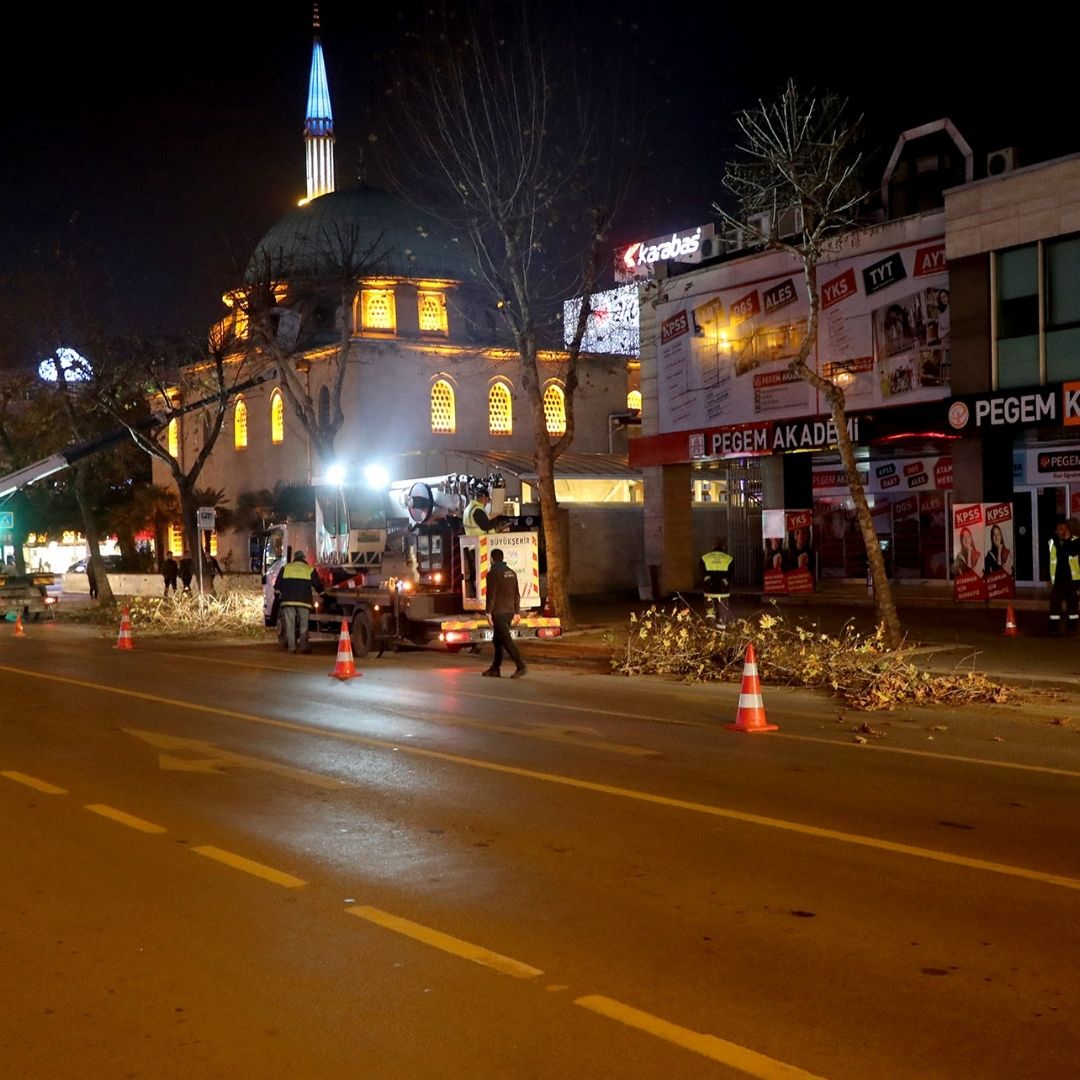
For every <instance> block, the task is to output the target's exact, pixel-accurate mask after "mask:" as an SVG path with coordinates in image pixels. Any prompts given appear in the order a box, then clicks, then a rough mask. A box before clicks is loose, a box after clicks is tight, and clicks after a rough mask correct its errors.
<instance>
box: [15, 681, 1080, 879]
mask: <svg viewBox="0 0 1080 1080" xmlns="http://www.w3.org/2000/svg"><path fill="white" fill-rule="evenodd" d="M0 671H9V672H11V673H12V674H15V675H23V676H28V677H30V678H37V679H46V680H49V681H53V682H59V683H64V684H67V685H71V686H82V687H87V688H89V689H92V690H97V691H100V692H102V693H107V694H117V695H120V696H121V697H130V698H135V699H136V700H140V701H152V702H156V703H158V704H162V705H168V706H172V707H175V708H180V709H187V710H189V711H191V712H196V713H204V714H209V715H212V716H227V717H231V718H233V719H235V720H243V721H246V722H247V723H254V724H262V725H264V726H266V727H272V728H277V729H278V730H280V731H296V732H301V733H304V734H308V735H310V734H312V733H313V732H317V733H318V734H319V735H321V736H323V737H330V738H333V739H338V740H340V741H342V742H348V743H352V744H353V745H355V746H370V747H373V748H375V749H379V750H393V751H395V752H397V753H403V754H411V755H413V756H414V757H424V758H428V759H429V760H432V761H444V762H448V763H450V764H454V765H464V766H466V767H468V768H471V769H483V770H485V771H487V772H494V773H500V774H502V775H504V776H520V777H523V778H526V779H529V780H537V781H540V782H542V783H546V784H558V785H560V786H563V787H569V788H575V789H576V790H578V791H591V792H595V793H597V794H603V795H612V796H615V797H617V798H622V799H632V800H634V801H636V802H644V803H650V804H651V805H653V806H665V807H668V808H670V809H674V810H685V811H689V812H691V813H695V814H705V815H708V816H710V817H717V818H724V819H726V820H728V821H739V822H742V823H744V824H748V825H760V826H763V827H765V828H770V829H779V830H780V831H782V832H790V833H796V834H798V835H801V836H812V837H814V838H815V839H818V840H831V841H834V842H837V843H842V844H851V845H853V846H855V847H864V848H869V849H871V850H876V851H885V852H889V853H891V854H894V855H907V856H911V857H913V858H917V859H926V860H929V861H931V862H938V863H943V864H946V865H950V866H964V867H967V868H968V869H971V870H983V871H988V872H990V873H994V874H1003V875H1005V876H1007V877H1014V878H1021V879H1024V880H1027V881H1034V882H1038V883H1039V884H1042V885H1057V886H1061V887H1062V888H1066V889H1075V890H1078V891H1080V878H1070V877H1063V876H1062V875H1060V874H1046V873H1042V872H1041V871H1038V870H1029V869H1027V868H1026V867H1022V866H1010V865H1008V864H1007V863H998V862H990V861H988V860H986V859H972V858H968V857H967V856H964V855H953V854H950V853H949V852H946V851H935V850H934V849H933V848H924V847H917V846H915V845H913V844H901V843H897V842H895V841H892V840H880V839H878V838H877V837H873V836H862V835H860V834H858V833H849V832H841V831H840V830H838V829H825V828H820V827H818V826H816V825H804V824H802V823H801V822H798V821H787V820H784V819H782V818H771V817H765V816H764V815H762V814H749V813H745V812H743V811H741V810H731V809H729V808H727V807H723V806H713V805H710V804H708V803H698V802H692V801H690V800H687V799H676V798H671V797H669V796H666V795H654V794H652V793H651V792H647V791H636V790H634V789H632V788H623V787H616V786H615V785H612V784H600V783H596V782H595V781H592V780H580V779H578V778H576V777H572V776H561V775H559V774H557V773H545V772H539V771H537V770H535V769H523V768H518V767H517V766H514V765H500V764H498V763H497V762H494V761H483V760H480V759H477V758H468V757H464V756H462V755H460V754H448V753H445V752H443V751H441V750H426V749H424V748H422V747H419V746H409V745H408V744H403V743H398V742H392V741H390V740H387V739H373V738H370V737H368V736H365V735H354V734H352V733H351V732H342V731H334V730H332V729H327V728H313V727H312V726H311V725H310V724H297V723H292V722H290V721H288V720H276V719H273V718H272V717H267V716H257V715H255V714H253V713H245V712H240V711H239V710H234V709H221V708H217V707H215V706H213V705H199V704H197V703H195V702H190V701H182V700H177V699H176V698H167V697H163V696H160V695H157V694H147V693H143V692H142V691H138V690H125V689H122V688H120V687H116V686H105V685H103V684H101V683H94V682H89V681H88V680H83V679H72V678H68V677H67V676H63V675H48V674H45V673H43V672H37V671H27V670H26V669H25V668H16V667H9V666H8V665H4V664H0Z"/></svg>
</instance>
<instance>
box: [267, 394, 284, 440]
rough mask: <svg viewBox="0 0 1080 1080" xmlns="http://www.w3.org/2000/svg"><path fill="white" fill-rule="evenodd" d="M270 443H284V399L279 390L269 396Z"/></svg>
mask: <svg viewBox="0 0 1080 1080" xmlns="http://www.w3.org/2000/svg"><path fill="white" fill-rule="evenodd" d="M270 441H271V442H272V443H283V442H284V441H285V399H284V398H283V397H282V396H281V391H280V390H275V391H274V392H273V393H272V394H271V395H270Z"/></svg>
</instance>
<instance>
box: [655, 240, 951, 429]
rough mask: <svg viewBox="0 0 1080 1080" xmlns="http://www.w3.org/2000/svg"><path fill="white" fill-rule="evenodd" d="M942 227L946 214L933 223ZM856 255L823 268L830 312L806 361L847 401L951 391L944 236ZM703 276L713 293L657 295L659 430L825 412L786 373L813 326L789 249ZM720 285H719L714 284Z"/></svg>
mask: <svg viewBox="0 0 1080 1080" xmlns="http://www.w3.org/2000/svg"><path fill="white" fill-rule="evenodd" d="M936 224H937V226H938V227H940V223H939V222H938V223H936ZM918 229H919V226H918V225H917V224H916V225H909V226H908V231H906V232H904V233H897V234H894V237H895V238H896V239H900V238H901V237H902V238H903V242H900V243H897V244H896V246H895V247H885V248H879V249H878V250H876V251H871V252H854V253H851V254H847V255H845V256H844V257H840V258H837V259H836V260H833V261H830V262H828V263H822V264H821V266H820V268H819V280H820V282H821V286H820V291H821V295H820V304H821V321H820V326H819V334H818V341H817V343H816V347H815V349H814V350H813V351H812V352H811V354H810V358H809V363H810V365H811V367H813V368H814V369H815V370H817V371H818V372H819V373H820V374H822V375H823V376H824V377H825V378H827V379H830V380H831V381H834V382H836V383H837V384H838V385H841V386H843V387H844V390H845V394H846V396H847V402H848V407H849V408H854V409H865V408H872V407H876V406H880V405H884V404H889V405H893V404H909V403H912V402H921V401H932V400H937V399H939V398H944V397H946V396H948V394H949V281H948V273H947V267H946V263H945V248H944V243H943V242H942V240H941V238H940V236H936V235H932V234H930V232H929V227H927V228H924V230H923V231H924V232H925V233H926V236H925V239H913V238H912V230H915V231H916V235H917V231H918ZM745 273H746V270H745V266H743V267H741V268H736V267H735V266H734V265H733V266H732V267H731V268H724V267H718V268H717V270H716V272H715V274H713V275H712V276H703V277H702V278H701V279H700V281H701V286H702V288H703V289H706V290H707V291H703V292H701V293H700V294H699V295H696V296H691V297H681V298H680V299H678V300H676V301H672V302H669V303H665V304H660V305H659V307H658V311H657V314H658V320H659V325H660V352H659V357H658V359H659V364H658V376H659V382H658V398H659V401H658V404H659V412H660V431H662V432H664V431H681V430H685V429H688V428H694V427H714V426H722V425H727V424H735V423H746V422H748V421H752V420H757V421H767V420H776V419H786V418H792V417H800V416H807V415H816V414H818V413H820V412H822V411H825V403H824V402H823V401H821V400H819V396H818V394H817V392H816V391H815V390H814V389H813V388H812V387H811V386H810V385H809V384H808V383H806V382H805V381H803V380H802V379H800V378H798V377H797V376H796V375H793V374H792V373H791V372H790V371H789V370H788V364H789V363H790V361H791V359H792V358H793V357H794V356H795V355H796V354H797V353H798V351H799V348H800V346H801V345H802V344H803V340H804V338H805V336H806V332H807V317H808V312H809V305H808V303H807V296H806V287H805V284H804V282H803V279H802V276H801V274H800V273H798V272H797V270H795V269H794V267H793V264H792V263H791V262H790V261H788V260H787V259H786V257H785V256H783V255H778V254H773V255H769V256H763V257H762V258H761V260H760V270H759V271H758V273H759V274H760V275H761V276H760V277H759V278H758V280H757V281H755V282H754V283H753V284H750V283H748V282H746V281H745V280H743V281H742V282H741V283H740V282H738V280H737V279H736V278H735V275H736V274H745ZM713 283H715V287H714V288H709V286H710V285H712V284H713Z"/></svg>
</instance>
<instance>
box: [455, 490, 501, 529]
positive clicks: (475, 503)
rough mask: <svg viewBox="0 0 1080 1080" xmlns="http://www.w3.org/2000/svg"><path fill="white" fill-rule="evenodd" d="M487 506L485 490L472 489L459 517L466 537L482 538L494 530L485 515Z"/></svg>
mask: <svg viewBox="0 0 1080 1080" xmlns="http://www.w3.org/2000/svg"><path fill="white" fill-rule="evenodd" d="M487 504H488V490H487V488H485V487H477V488H474V489H473V492H472V496H471V497H470V499H469V503H468V505H467V506H466V507H465V512H464V513H463V514H462V515H461V523H462V525H464V526H465V535H466V536H483V535H484V534H485V533H489V532H491V531H492V530H493V529H494V528H495V526H494V524H493V523H492V521H491V518H489V517H488V515H487Z"/></svg>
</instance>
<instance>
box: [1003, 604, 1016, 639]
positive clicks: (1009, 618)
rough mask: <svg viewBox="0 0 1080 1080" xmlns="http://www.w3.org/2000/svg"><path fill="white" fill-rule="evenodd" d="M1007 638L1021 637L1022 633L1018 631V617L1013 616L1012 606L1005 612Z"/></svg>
mask: <svg viewBox="0 0 1080 1080" xmlns="http://www.w3.org/2000/svg"><path fill="white" fill-rule="evenodd" d="M1004 634H1005V637H1019V636H1020V631H1019V630H1017V629H1016V616H1015V615H1014V614H1013V609H1012V605H1011V604H1010V605H1009V608H1008V609H1007V610H1006V612H1005V631H1004Z"/></svg>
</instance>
